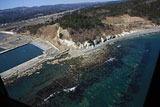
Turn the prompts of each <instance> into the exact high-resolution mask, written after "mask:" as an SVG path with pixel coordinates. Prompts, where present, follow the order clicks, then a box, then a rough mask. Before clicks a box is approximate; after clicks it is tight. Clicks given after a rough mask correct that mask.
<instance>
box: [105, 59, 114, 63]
mask: <svg viewBox="0 0 160 107" xmlns="http://www.w3.org/2000/svg"><path fill="white" fill-rule="evenodd" d="M115 59H116V58H109V59H108V60H107V61H105V63H107V62H112V61H114V60H115Z"/></svg>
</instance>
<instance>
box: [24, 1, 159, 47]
mask: <svg viewBox="0 0 160 107" xmlns="http://www.w3.org/2000/svg"><path fill="white" fill-rule="evenodd" d="M159 3H160V2H159V1H158V0H154V1H153V0H140V1H137V0H132V1H126V2H120V3H111V4H101V5H97V6H94V7H92V8H89V9H82V10H79V11H77V12H73V13H72V14H69V15H65V16H63V17H61V18H59V19H57V20H55V21H54V23H53V22H51V23H49V24H48V25H46V24H45V25H44V26H43V25H41V26H39V28H38V29H37V27H36V30H37V31H36V33H35V34H32V32H30V33H29V34H31V35H32V37H33V38H42V39H44V40H47V41H49V42H51V43H52V44H54V45H55V46H56V47H57V48H59V49H60V50H66V49H87V48H93V47H94V46H95V45H97V44H99V43H103V42H105V41H107V40H110V39H113V38H116V37H121V36H123V35H124V34H127V33H132V32H134V31H137V30H145V29H155V28H159V21H158V20H159V18H160V15H159V14H156V17H155V14H154V13H157V11H158V10H159V7H157V4H159ZM144 5H145V6H144ZM113 7H117V9H114V8H113ZM155 7H157V8H155ZM152 8H153V9H154V11H152ZM146 9H150V11H148V13H147V14H145V13H144V12H143V10H146ZM33 29H34V26H33ZM22 31H24V32H29V29H25V30H22Z"/></svg>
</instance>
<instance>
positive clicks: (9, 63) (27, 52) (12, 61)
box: [0, 44, 42, 73]
mask: <svg viewBox="0 0 160 107" xmlns="http://www.w3.org/2000/svg"><path fill="white" fill-rule="evenodd" d="M41 54H42V50H41V49H39V48H37V47H36V46H34V45H31V44H28V45H25V46H22V47H19V48H16V49H14V50H11V51H9V52H6V53H4V54H1V55H0V73H1V72H3V71H6V70H8V69H10V68H12V67H15V66H17V65H19V64H22V63H23V62H26V61H28V60H30V59H32V58H34V57H36V56H38V55H41Z"/></svg>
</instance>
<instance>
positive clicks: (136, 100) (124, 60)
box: [7, 33, 160, 107]
mask: <svg viewBox="0 0 160 107" xmlns="http://www.w3.org/2000/svg"><path fill="white" fill-rule="evenodd" d="M112 50H113V53H112V54H110V55H109V56H108V57H109V58H112V59H113V60H110V61H107V60H106V61H105V62H102V64H101V66H97V67H96V68H94V69H88V71H85V72H83V71H81V70H79V71H77V70H74V69H73V70H72V72H71V70H70V69H69V65H71V64H74V63H76V62H78V59H76V58H75V59H72V60H69V61H64V62H61V63H60V64H55V65H50V64H47V63H45V64H44V65H43V68H42V69H41V70H38V71H37V72H38V73H37V72H36V73H34V74H33V75H31V76H29V77H24V78H21V79H19V80H17V81H16V82H14V83H12V84H10V85H7V90H8V92H9V95H10V96H11V97H12V98H15V99H16V100H19V101H22V102H24V103H27V104H31V105H34V106H42V105H44V106H54V107H143V103H144V101H145V97H146V94H147V91H148V87H149V84H150V82H151V79H152V74H153V71H154V67H155V64H156V61H157V58H158V54H159V51H160V33H157V34H150V35H146V36H140V37H136V38H130V39H126V40H122V41H118V42H116V43H114V44H113V45H112ZM114 50H115V51H114ZM106 51H107V50H106ZM73 74H74V75H73ZM78 74H80V75H81V77H79V76H77V75H78ZM65 75H67V76H65ZM55 80H56V82H53V81H55ZM77 83H78V84H77ZM66 87H67V88H69V87H70V88H71V87H76V89H75V90H74V91H73V92H64V91H63V89H64V88H66ZM46 98H48V99H47V101H45V100H44V99H46ZM29 102H30V103H29Z"/></svg>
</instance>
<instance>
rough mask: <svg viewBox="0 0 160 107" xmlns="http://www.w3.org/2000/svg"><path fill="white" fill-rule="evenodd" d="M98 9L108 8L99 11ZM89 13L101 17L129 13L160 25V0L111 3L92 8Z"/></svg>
mask: <svg viewBox="0 0 160 107" xmlns="http://www.w3.org/2000/svg"><path fill="white" fill-rule="evenodd" d="M97 10H108V11H106V12H97ZM87 13H91V14H92V15H93V16H95V17H99V18H101V19H103V18H105V17H106V16H119V15H123V14H129V15H131V16H139V17H145V18H148V19H149V20H151V21H152V22H154V23H156V24H159V25H160V0H156V1H153V0H128V1H125V2H120V3H111V4H107V5H102V6H99V7H95V8H92V9H90V10H88V11H86V14H87Z"/></svg>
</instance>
